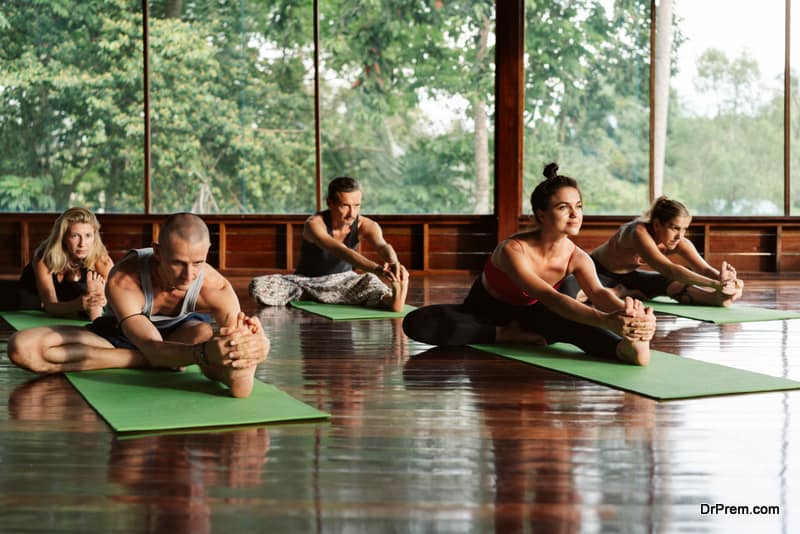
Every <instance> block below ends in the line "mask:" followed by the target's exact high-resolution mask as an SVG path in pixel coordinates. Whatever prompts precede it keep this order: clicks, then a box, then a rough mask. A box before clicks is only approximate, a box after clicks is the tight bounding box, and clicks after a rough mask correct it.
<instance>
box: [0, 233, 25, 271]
mask: <svg viewBox="0 0 800 534" xmlns="http://www.w3.org/2000/svg"><path fill="white" fill-rule="evenodd" d="M27 228H28V224H27V223H26V222H25V221H20V222H16V221H3V222H0V247H2V254H0V272H12V273H17V274H18V273H19V272H20V266H21V265H23V264H24V263H23V262H24V260H23V258H25V255H26V254H27V250H28V245H27V240H26V239H25V235H26V234H27ZM25 259H27V258H25Z"/></svg>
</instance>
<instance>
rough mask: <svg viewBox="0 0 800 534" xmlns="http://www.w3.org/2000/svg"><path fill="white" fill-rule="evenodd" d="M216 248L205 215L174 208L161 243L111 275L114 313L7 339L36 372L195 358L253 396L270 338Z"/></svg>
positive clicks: (16, 356) (171, 363) (176, 363)
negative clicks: (219, 266) (215, 261)
mask: <svg viewBox="0 0 800 534" xmlns="http://www.w3.org/2000/svg"><path fill="white" fill-rule="evenodd" d="M210 247H211V241H210V239H209V234H208V227H207V226H206V224H205V223H204V222H203V220H202V219H200V217H198V216H196V215H193V214H190V213H178V214H174V215H171V216H170V217H168V218H167V220H166V222H165V223H164V224H163V225H162V227H161V231H160V237H159V243H155V244H153V247H152V248H144V249H136V250H132V251H130V252H129V253H128V254H127V255H125V256H124V257H123V258H122V260H120V262H119V263H117V264H116V265H115V266H114V269H113V270H112V271H111V273H110V274H109V277H108V282H107V284H106V298H107V300H108V304H109V308H110V310H111V312H112V314H110V315H106V316H103V317H100V318H98V319H96V320H95V321H94V322H93V323H92V324H91V325H89V326H88V327H86V328H82V327H75V326H51V327H39V328H32V329H29V330H22V331H20V332H17V333H16V334H14V335H13V336H12V337H11V339H9V341H8V355H9V358H10V359H11V360H12V361H13V362H14V363H15V364H17V365H19V366H20V367H23V368H25V369H28V370H30V371H33V372H37V373H60V372H66V371H81V370H88V369H107V368H120V367H167V368H181V367H184V366H187V365H191V364H194V363H196V364H198V365H199V366H200V368H201V369H202V371H203V373H204V374H205V375H206V376H207V377H208V378H210V379H212V380H218V381H220V382H222V383H223V384H225V385H227V386H228V387H229V388H230V389H231V394H232V395H233V396H234V397H247V396H248V395H250V392H251V390H252V388H253V380H254V375H255V370H256V366H257V365H258V364H259V363H261V362H262V361H264V360H265V359H266V357H267V353H268V352H269V340H268V339H267V337H266V336H265V335H264V331H263V329H262V328H261V324H260V322H259V321H258V319H256V318H254V317H246V316H245V315H244V314H243V313H242V312H241V308H240V306H239V299H238V298H237V297H236V293H235V292H234V290H233V288H232V287H231V284H230V283H229V282H228V280H226V279H225V278H224V277H223V276H222V275H221V274H220V273H219V272H218V271H217V270H216V269H214V268H213V267H211V266H210V265H208V264H207V263H206V258H207V256H208V250H209V248H210ZM200 312H206V313H208V314H210V316H209V315H206V313H200ZM212 317H213V319H214V320H215V321H216V324H217V325H218V326H219V330H218V331H217V332H214V329H213V328H212V324H211V318H212Z"/></svg>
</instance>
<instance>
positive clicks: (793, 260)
mask: <svg viewBox="0 0 800 534" xmlns="http://www.w3.org/2000/svg"><path fill="white" fill-rule="evenodd" d="M56 217H57V214H42V213H30V214H7V213H6V214H0V254H2V257H1V259H0V274H2V275H3V276H4V277H6V278H7V277H10V276H12V275H18V274H19V272H20V271H21V269H22V267H23V266H24V264H25V261H26V260H27V259H28V258H29V257H30V256H31V255H32V253H33V249H34V248H35V247H36V246H37V245H38V244H39V243H40V242H41V241H42V240H43V239H45V238H46V237H47V235H48V234H49V232H50V229H51V227H52V224H53V221H54V220H55V218H56ZM99 218H100V222H101V225H102V228H101V233H102V237H103V241H104V242H105V244H106V247H107V248H108V250H109V254H110V255H111V257H112V259H114V260H115V261H118V260H119V259H120V258H121V257H122V255H123V254H124V253H125V252H127V251H128V250H130V249H133V248H140V247H146V246H150V244H151V243H152V242H154V241H157V240H158V230H159V223H160V222H161V221H163V219H164V216H163V215H142V214H101V215H100V216H99ZM376 218H377V219H379V220H380V223H381V225H382V227H383V228H384V233H385V235H386V238H387V240H388V241H389V242H390V243H392V245H393V246H395V248H396V249H397V251H398V255H399V256H400V258H401V261H403V262H404V263H405V264H406V266H407V267H408V268H409V269H411V270H414V271H423V272H431V273H451V272H463V271H478V270H480V269H481V267H482V265H483V260H484V258H485V257H486V255H488V254H489V253H490V252H491V250H492V249H493V248H494V246H495V244H496V239H497V238H496V219H495V218H494V217H493V216H488V215H449V216H439V215H430V216H405V215H386V216H379V217H376ZM204 219H206V222H207V223H208V224H209V228H210V229H211V232H212V240H213V246H212V252H211V256H210V258H209V260H210V263H211V264H212V265H214V266H215V267H216V266H221V269H222V270H223V271H227V272H229V273H231V274H241V275H257V274H263V273H266V272H291V271H293V270H294V268H295V265H296V262H297V259H298V258H299V255H300V246H301V242H302V237H301V236H302V231H303V221H304V219H305V217H304V216H301V215H298V216H294V215H292V216H275V215H208V216H205V217H204ZM629 220H631V217H630V216H627V217H626V216H595V217H590V218H587V219H585V220H584V226H583V229H582V230H581V233H580V235H579V236H578V237H577V238H576V239H575V242H576V243H577V244H578V245H579V246H580V247H582V248H583V249H584V250H591V249H592V248H594V247H595V246H597V245H598V244H600V243H601V242H602V241H604V240H605V239H607V238H608V237H609V236H611V235H612V234H613V232H614V231H615V230H616V229H617V227H618V226H619V225H620V224H623V223H624V222H627V221H629ZM518 221H519V226H520V230H529V229H531V228H533V226H532V225H531V224H530V221H529V220H528V219H527V218H525V217H520V218H518ZM687 237H688V238H689V239H691V240H692V241H693V242H694V243H695V245H696V246H697V248H698V251H700V252H701V253H702V254H704V256H705V257H706V259H707V260H708V261H709V262H710V263H711V264H712V265H715V266H719V264H720V263H721V262H722V260H723V259H725V260H729V261H730V262H731V263H732V264H733V265H734V266H735V267H736V268H737V269H738V270H739V271H742V272H782V273H787V272H798V271H800V221H798V220H797V219H796V218H721V217H707V218H703V217H695V220H694V222H693V224H692V227H691V228H690V229H689V232H688V233H687ZM367 248H368V247H367ZM220 254H221V255H222V256H220ZM367 254H368V255H369V254H372V251H370V250H367ZM223 258H224V260H223Z"/></svg>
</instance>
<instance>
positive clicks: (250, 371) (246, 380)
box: [200, 365, 256, 399]
mask: <svg viewBox="0 0 800 534" xmlns="http://www.w3.org/2000/svg"><path fill="white" fill-rule="evenodd" d="M200 368H201V369H202V370H203V374H204V375H206V377H208V378H210V379H211V380H216V381H217V382H222V383H223V384H225V385H226V386H228V387H229V388H230V390H231V395H232V396H234V397H236V398H237V399H243V398H245V397H249V396H250V393H252V392H253V384H254V383H255V375H256V366H255V365H253V366H251V367H246V368H234V367H226V366H224V365H203V366H201V367H200Z"/></svg>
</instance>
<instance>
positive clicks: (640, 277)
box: [558, 256, 672, 299]
mask: <svg viewBox="0 0 800 534" xmlns="http://www.w3.org/2000/svg"><path fill="white" fill-rule="evenodd" d="M592 260H594V267H595V269H596V270H597V278H599V279H600V283H601V284H603V287H616V286H618V285H623V286H625V288H626V289H635V290H637V291H641V292H642V293H644V296H645V297H646V298H648V299H651V298H653V297H657V296H659V295H666V294H667V287H669V285H670V284H671V283H672V280H669V279H668V278H665V277H664V276H663V275H661V274H660V273H656V272H650V271H640V270H638V269H637V270H635V271H631V272H629V273H623V274H618V273H612V272H611V271H609V270H608V269H606V268H605V267H603V266H602V265H601V264H600V262H598V261H597V260H596V259H595V257H594V256H592ZM579 289H580V286H579V285H578V281H577V280H576V279H575V276H574V275H569V276H567V277H566V278H565V279H564V280H563V282H561V285H560V286H559V288H558V290H559V291H560V292H561V293H564V294H565V295H569V296H570V297H572V298H575V295H577V294H578V290H579Z"/></svg>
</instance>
